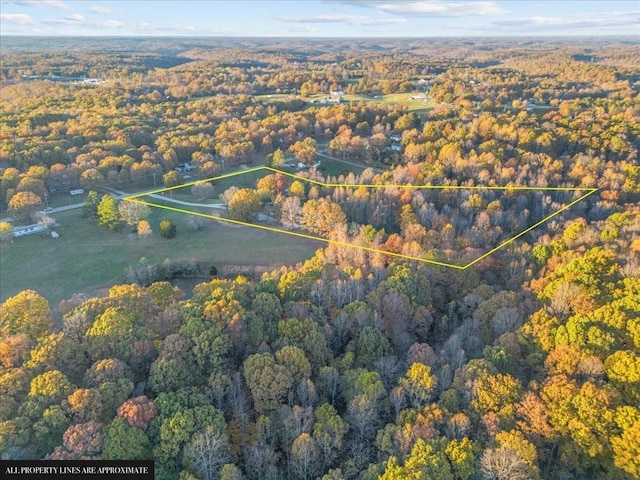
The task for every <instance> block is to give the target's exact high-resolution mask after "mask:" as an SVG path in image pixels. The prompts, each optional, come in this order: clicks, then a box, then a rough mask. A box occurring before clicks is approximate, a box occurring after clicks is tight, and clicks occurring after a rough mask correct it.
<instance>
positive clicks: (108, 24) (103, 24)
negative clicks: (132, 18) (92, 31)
mask: <svg viewBox="0 0 640 480" xmlns="http://www.w3.org/2000/svg"><path fill="white" fill-rule="evenodd" d="M92 25H95V26H96V27H98V28H122V27H124V26H125V24H124V23H122V22H119V21H117V20H106V21H104V22H97V23H93V24H92Z"/></svg>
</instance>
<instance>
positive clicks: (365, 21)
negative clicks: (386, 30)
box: [277, 14, 406, 25]
mask: <svg viewBox="0 0 640 480" xmlns="http://www.w3.org/2000/svg"><path fill="white" fill-rule="evenodd" d="M277 18H278V20H281V21H283V22H294V23H346V24H348V25H397V24H399V23H405V22H406V20H405V19H404V18H371V17H365V16H361V15H333V14H325V15H310V16H298V17H292V16H286V15H285V16H280V17H277Z"/></svg>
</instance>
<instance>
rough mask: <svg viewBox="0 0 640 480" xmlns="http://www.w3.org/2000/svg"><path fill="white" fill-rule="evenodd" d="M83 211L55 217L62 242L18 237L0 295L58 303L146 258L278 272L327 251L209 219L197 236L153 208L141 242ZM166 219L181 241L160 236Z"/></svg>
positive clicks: (0, 267) (0, 254)
mask: <svg viewBox="0 0 640 480" xmlns="http://www.w3.org/2000/svg"><path fill="white" fill-rule="evenodd" d="M80 212H81V210H71V211H67V212H60V213H57V214H55V218H56V220H57V221H58V224H59V225H60V226H59V227H56V228H55V231H56V232H58V233H59V234H60V238H58V239H57V240H56V239H53V238H51V237H50V236H42V235H38V234H36V235H31V236H27V237H21V238H16V239H14V241H13V243H12V244H11V245H4V246H2V247H1V248H2V250H1V251H0V271H1V272H2V274H1V281H0V298H1V299H2V301H4V300H6V299H7V298H8V297H10V296H12V295H15V294H16V293H18V292H20V291H21V290H25V289H33V290H36V291H37V292H38V293H40V294H41V295H42V296H44V297H45V298H46V299H47V300H49V302H50V303H51V305H52V306H54V305H56V304H57V303H58V302H59V301H60V300H63V299H66V298H69V297H70V296H71V295H72V294H73V293H75V292H79V291H87V290H95V289H97V288H102V287H108V286H110V285H112V284H114V283H118V282H123V281H124V280H125V271H126V268H127V267H128V266H129V265H134V264H137V263H138V262H139V260H140V258H142V257H145V258H146V259H147V262H148V264H158V263H162V262H164V261H165V260H166V259H170V260H190V259H193V260H195V261H197V262H199V263H202V264H206V265H215V266H216V267H218V268H220V267H221V266H233V265H237V266H267V267H274V268H277V267H279V266H281V265H290V264H295V263H297V262H300V261H303V260H305V259H307V258H309V257H310V256H311V255H313V252H314V251H315V250H316V249H317V248H320V247H322V245H323V244H322V243H321V242H314V241H312V240H304V239H297V238H293V237H290V236H287V235H280V234H277V233H272V232H266V231H262V230H257V229H255V228H250V227H241V226H237V225H229V224H226V223H222V222H216V221H213V220H206V219H203V224H202V226H201V228H200V230H198V231H194V230H193V229H192V228H191V227H190V226H189V225H188V216H187V215H184V214H180V213H174V212H169V211H162V212H161V211H159V210H158V209H152V214H151V218H150V223H151V228H152V229H153V231H154V234H153V235H152V236H151V238H149V239H148V240H147V241H141V240H139V239H138V237H137V235H136V234H135V233H133V232H132V228H131V227H128V226H127V227H126V228H124V229H123V230H122V232H119V233H113V232H110V231H109V230H107V229H106V228H105V227H100V226H98V225H96V223H95V221H93V220H89V219H86V218H81V216H80V215H81V213H80ZM162 218H170V219H171V220H173V221H174V222H175V224H176V227H177V232H178V233H177V236H176V238H174V239H171V240H166V239H163V238H161V237H160V235H159V234H158V230H159V223H160V220H161V219H162Z"/></svg>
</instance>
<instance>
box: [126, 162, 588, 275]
mask: <svg viewBox="0 0 640 480" xmlns="http://www.w3.org/2000/svg"><path fill="white" fill-rule="evenodd" d="M261 170H267V171H271V172H274V173H280V174H282V175H286V176H288V177H291V178H295V179H298V180H301V181H305V182H309V183H314V184H316V185H320V186H322V187H326V188H331V187H347V188H360V187H363V188H411V189H428V190H448V189H450V190H502V191H560V192H577V191H580V192H584V191H586V192H587V193H585V194H584V195H582V196H581V197H580V198H578V199H576V200H574V201H573V202H571V203H569V204H567V205H565V206H564V207H562V208H561V209H560V210H558V211H556V212H554V213H552V214H551V215H548V216H546V217H545V218H543V219H542V220H540V221H539V222H537V223H535V224H534V225H532V226H530V227H529V228H527V229H526V230H524V231H522V232H520V233H518V234H517V235H515V236H513V237H511V238H510V239H508V240H506V241H504V242H502V243H501V244H500V245H498V246H497V247H495V248H493V249H491V250H489V251H488V252H487V253H485V254H483V255H481V256H480V257H478V258H476V259H475V260H472V261H471V262H469V263H467V264H466V265H455V264H453V263H447V262H440V261H437V260H429V259H426V258H420V257H414V256H411V255H404V254H401V253H395V252H388V251H386V250H381V249H379V248H373V247H366V246H363V245H355V244H353V243H348V242H342V241H340V240H330V239H327V238H322V237H316V236H315V235H308V234H304V233H299V232H291V231H289V230H283V229H281V228H275V227H268V226H266V225H259V224H254V223H248V222H243V221H240V220H235V219H232V218H225V217H219V216H216V215H208V214H206V213H200V212H194V211H191V210H185V209H183V208H177V207H169V206H167V205H159V204H157V203H152V202H147V201H144V200H140V197H144V196H147V195H153V194H158V193H163V192H168V191H171V190H176V189H178V188H184V187H189V186H192V185H197V184H200V183H207V182H212V181H215V180H222V179H224V178H229V177H234V176H237V175H244V174H247V173H253V172H258V171H261ZM597 191H598V189H597V188H588V187H585V188H576V187H520V186H512V187H497V186H478V185H475V186H463V185H410V184H406V185H373V184H341V183H324V182H320V181H318V180H313V179H310V178H306V177H302V176H300V175H295V174H293V173H288V172H283V171H281V170H277V169H275V168H272V167H256V168H251V169H248V170H241V171H239V172H234V173H229V174H226V175H222V176H219V177H213V178H207V179H204V180H197V181H195V182H190V183H185V184H182V185H177V186H174V187H168V188H161V189H158V190H152V191H149V192H143V193H138V194H136V195H131V196H127V197H124V198H123V199H122V200H124V201H127V202H133V203H139V204H142V205H147V206H150V207H157V208H162V209H164V210H169V211H173V212H179V213H186V214H187V215H196V216H199V217H204V218H210V219H213V220H221V221H223V222H228V223H233V224H236V225H243V226H245V227H252V228H258V229H261V230H266V231H269V232H276V233H284V234H286V235H292V236H294V237H299V238H306V239H308V240H317V241H320V242H325V243H330V244H333V245H340V246H343V247H351V248H357V249H360V250H364V251H367V252H374V253H380V254H383V255H389V256H392V257H396V258H404V259H407V260H415V261H418V262H422V263H429V264H432V265H439V266H442V267H449V268H454V269H456V270H465V269H467V268H469V267H470V266H472V265H475V264H476V263H478V262H480V261H481V260H483V259H485V258H487V257H488V256H489V255H491V254H493V253H495V252H497V251H498V250H500V249H501V248H503V247H505V246H506V245H509V244H510V243H512V242H514V241H515V240H517V239H518V238H520V237H522V236H523V235H525V234H527V233H529V232H530V231H531V230H533V229H534V228H536V227H539V226H540V225H542V224H543V223H545V222H546V221H548V220H550V219H551V218H553V217H555V216H556V215H559V214H560V213H562V212H564V211H565V210H567V209H569V208H571V207H572V206H573V205H575V204H576V203H578V202H580V201H582V200H584V199H585V198H587V197H588V196H589V195H592V194H593V193H595V192H597Z"/></svg>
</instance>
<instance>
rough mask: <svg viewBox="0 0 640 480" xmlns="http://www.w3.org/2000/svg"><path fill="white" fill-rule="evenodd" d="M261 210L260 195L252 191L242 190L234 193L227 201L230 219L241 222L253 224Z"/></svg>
mask: <svg viewBox="0 0 640 480" xmlns="http://www.w3.org/2000/svg"><path fill="white" fill-rule="evenodd" d="M261 209H262V202H261V201H260V195H259V194H258V193H257V192H256V191H255V190H252V189H249V188H243V189H240V190H238V191H237V192H235V193H234V195H233V197H232V198H231V200H229V213H230V215H231V217H232V218H234V219H236V220H241V221H243V222H254V221H256V220H257V219H258V213H259V212H260V210H261Z"/></svg>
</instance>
